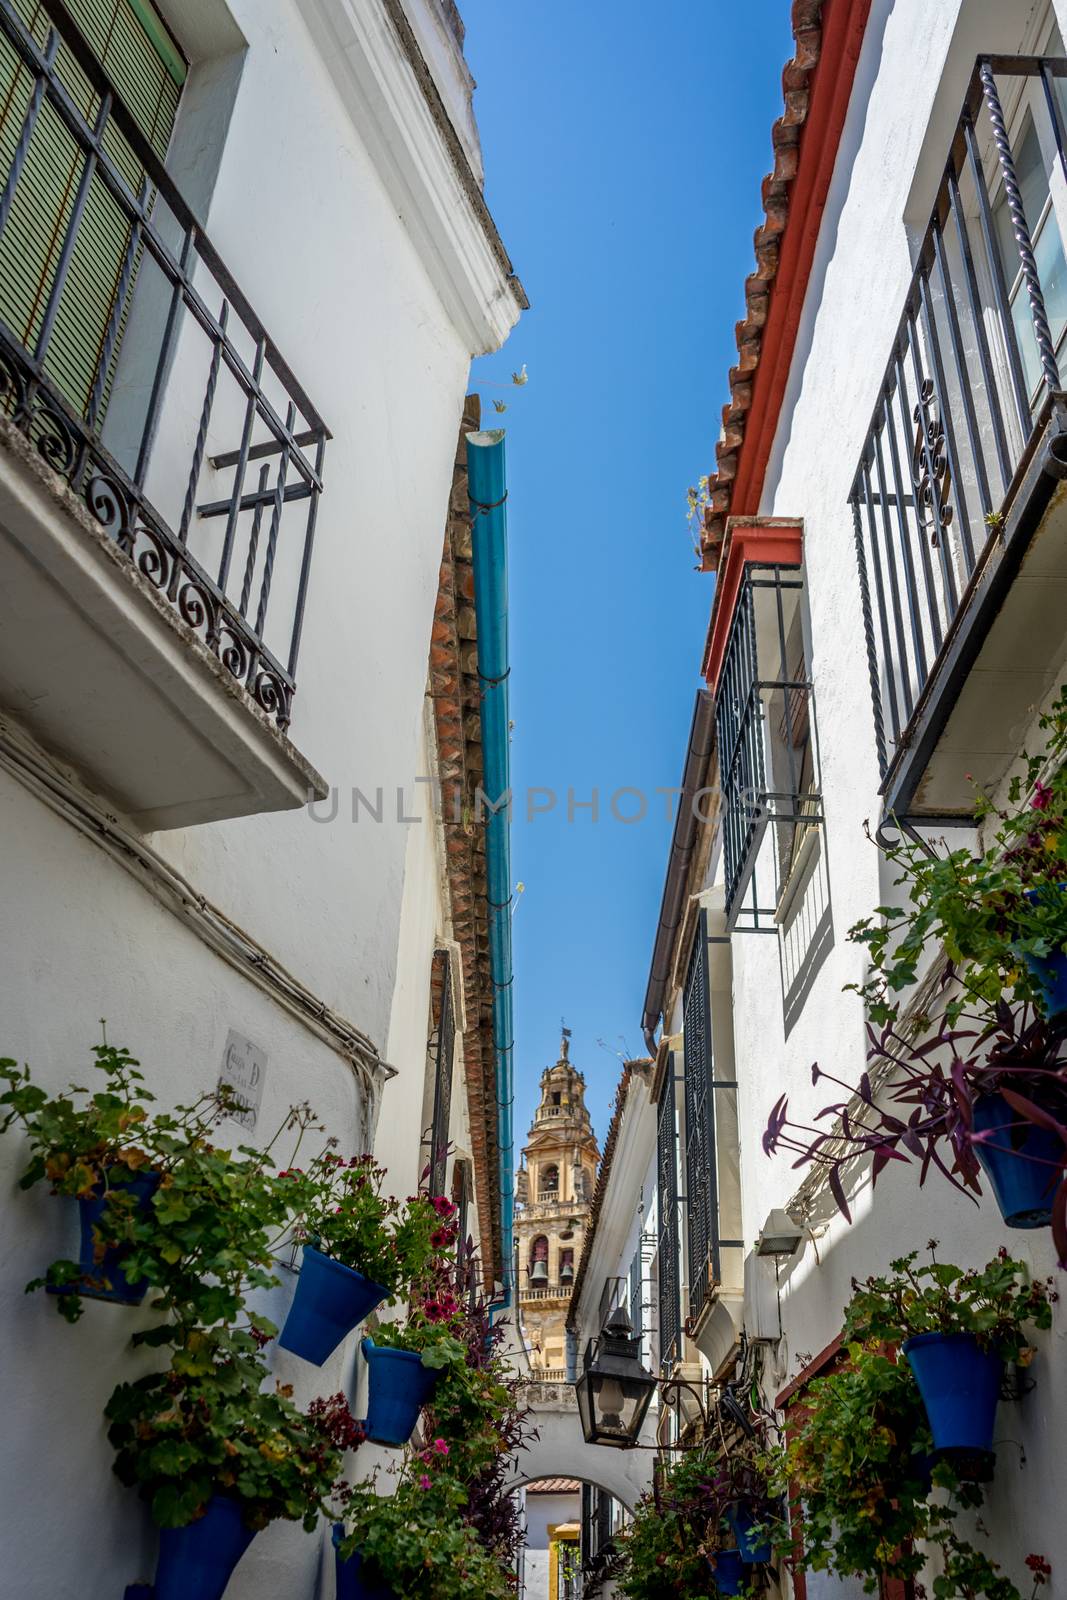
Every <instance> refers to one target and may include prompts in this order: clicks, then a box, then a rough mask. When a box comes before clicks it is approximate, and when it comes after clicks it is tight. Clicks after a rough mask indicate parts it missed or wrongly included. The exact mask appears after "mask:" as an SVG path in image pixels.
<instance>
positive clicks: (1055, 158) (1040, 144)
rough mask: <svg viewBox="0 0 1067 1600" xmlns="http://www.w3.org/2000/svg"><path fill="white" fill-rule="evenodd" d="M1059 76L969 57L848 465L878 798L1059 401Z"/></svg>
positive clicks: (1007, 60) (1042, 63)
mask: <svg viewBox="0 0 1067 1600" xmlns="http://www.w3.org/2000/svg"><path fill="white" fill-rule="evenodd" d="M1065 75H1067V61H1064V60H1060V59H1049V58H1040V57H1022V56H991V57H980V58H979V60H978V62H977V64H976V67H975V71H974V75H973V77H972V80H971V83H970V86H969V88H968V91H967V96H966V99H965V102H964V106H963V110H962V113H961V115H960V119H959V122H958V124H957V127H956V131H955V134H954V137H953V141H952V146H951V149H950V151H949V153H948V160H947V164H946V167H945V173H944V177H943V180H942V183H941V187H940V189H939V190H938V194H937V200H936V203H935V205H934V209H933V214H932V216H931V218H930V221H929V224H928V226H927V229H926V232H925V235H924V237H923V239H922V242H921V246H920V249H919V252H918V258H917V261H916V267H915V272H914V276H913V278H912V281H911V285H910V287H909V289H908V293H907V297H906V300H905V304H904V311H903V314H902V316H901V319H900V324H899V327H898V329H897V333H896V337H895V339H894V341H893V347H892V350H891V352H890V356H889V362H888V365H887V368H886V371H885V376H884V378H883V380H882V383H881V387H880V389H879V393H878V399H877V402H876V405H875V409H874V416H873V419H872V422H871V426H870V429H869V432H868V434H867V438H866V440H865V442H864V446H863V452H862V455H861V458H860V463H859V467H858V470H857V473H856V478H855V482H854V486H853V490H852V497H851V498H852V506H853V513H854V519H855V537H856V549H857V555H858V559H859V567H860V583H861V597H862V602H863V609H864V624H865V630H866V638H867V652H868V664H869V668H870V675H871V689H872V696H873V702H874V721H875V732H876V739H877V746H878V756H879V761H880V763H881V768H882V774H883V778H884V779H885V780H886V781H885V783H884V785H883V790H884V791H885V790H887V789H888V788H889V787H890V774H891V769H893V768H894V766H895V765H896V764H898V763H899V762H900V761H901V760H902V758H903V756H904V754H905V752H906V751H907V750H908V749H909V747H910V746H911V744H912V742H913V737H914V731H915V728H916V725H917V723H918V720H919V718H920V715H921V714H922V712H923V711H924V708H925V701H926V700H927V699H928V697H929V694H930V693H931V692H932V691H931V685H932V683H933V681H934V679H935V678H936V676H937V673H938V667H939V663H940V662H941V661H943V660H944V659H946V656H947V653H948V652H949V650H950V649H951V647H952V644H953V638H954V630H955V628H956V625H957V619H958V618H959V617H960V615H961V613H962V612H963V610H964V609H965V607H966V605H967V602H968V600H969V598H970V596H971V594H972V592H973V590H974V588H975V585H976V583H977V582H978V581H979V580H980V577H981V570H982V567H983V562H984V558H985V555H986V553H987V551H988V550H990V548H991V547H992V546H993V545H994V544H995V543H996V541H997V540H998V539H999V538H1000V536H1001V526H1002V523H1003V517H1004V510H1005V507H1006V506H1007V505H1008V504H1009V502H1010V501H1011V499H1012V496H1013V493H1014V490H1015V488H1016V486H1017V484H1018V482H1019V481H1020V479H1021V477H1022V475H1023V474H1024V472H1025V469H1026V467H1027V465H1028V463H1029V461H1030V458H1031V456H1032V453H1033V450H1034V446H1035V443H1036V441H1037V440H1038V439H1039V437H1040V435H1041V433H1042V432H1043V430H1044V428H1045V426H1046V424H1047V423H1048V421H1049V418H1050V416H1051V415H1052V414H1053V412H1055V411H1057V409H1061V408H1062V396H1061V395H1060V390H1061V388H1062V380H1061V372H1060V365H1061V355H1062V344H1063V338H1064V333H1065V328H1067V281H1065V280H1067V263H1065V261H1064V251H1063V229H1062V227H1061V224H1060V222H1059V220H1058V213H1059V212H1061V211H1062V212H1064V214H1067V203H1065V200H1064V196H1063V194H1062V192H1061V193H1060V195H1059V196H1058V197H1057V195H1056V192H1055V191H1056V190H1057V188H1060V189H1061V190H1062V183H1063V182H1065V181H1067V156H1065V142H1067V141H1065V130H1064V106H1065V99H1064V85H1063V79H1064V76H1065ZM1009 128H1010V129H1011V130H1012V134H1011V135H1010V134H1009ZM1027 141H1029V142H1027ZM1020 156H1022V157H1023V160H1024V166H1023V171H1022V175H1021V174H1020Z"/></svg>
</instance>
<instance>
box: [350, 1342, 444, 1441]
mask: <svg viewBox="0 0 1067 1600" xmlns="http://www.w3.org/2000/svg"><path fill="white" fill-rule="evenodd" d="M361 1349H362V1351H363V1354H364V1357H365V1358H366V1362H367V1367H368V1373H367V1377H368V1380H369V1386H370V1394H369V1398H368V1401H367V1420H366V1423H365V1424H364V1426H365V1427H366V1430H367V1438H368V1439H372V1440H373V1441H374V1443H375V1444H395V1445H400V1444H407V1442H408V1440H409V1439H410V1438H411V1435H412V1434H413V1433H414V1431H415V1424H416V1423H417V1422H418V1420H419V1412H420V1411H421V1410H422V1408H423V1406H424V1405H425V1404H426V1403H427V1401H428V1400H429V1399H430V1396H431V1395H432V1394H433V1392H434V1390H435V1389H436V1387H437V1379H438V1377H439V1376H440V1374H439V1372H437V1371H435V1370H434V1369H433V1368H431V1367H424V1366H423V1364H422V1357H421V1355H419V1353H418V1352H417V1351H416V1350H390V1349H388V1348H382V1349H379V1348H378V1346H377V1345H376V1344H375V1343H374V1340H373V1339H364V1340H363V1343H362V1346H361Z"/></svg>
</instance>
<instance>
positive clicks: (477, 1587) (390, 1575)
mask: <svg viewBox="0 0 1067 1600" xmlns="http://www.w3.org/2000/svg"><path fill="white" fill-rule="evenodd" d="M465 1502H466V1494H465V1491H464V1488H463V1486H462V1485H461V1484H460V1483H459V1481H458V1480H457V1479H456V1478H455V1477H453V1476H452V1475H451V1474H449V1473H446V1472H440V1473H435V1472H433V1471H432V1470H430V1469H429V1464H428V1463H424V1462H421V1461H415V1462H414V1463H413V1464H410V1465H408V1466H406V1467H405V1469H404V1470H403V1472H402V1473H401V1475H400V1477H399V1478H398V1480H397V1483H396V1486H395V1488H394V1491H393V1493H392V1494H381V1493H379V1491H378V1487H377V1484H376V1482H375V1481H373V1480H371V1481H367V1482H363V1483H359V1484H355V1485H353V1486H349V1487H346V1488H345V1489H343V1490H342V1491H341V1494H340V1506H339V1516H340V1519H341V1522H342V1525H343V1528H344V1534H343V1537H342V1539H341V1540H340V1543H339V1545H338V1554H339V1556H340V1558H341V1559H342V1560H349V1559H352V1558H353V1557H356V1556H358V1557H359V1560H360V1562H361V1576H364V1575H365V1580H366V1581H367V1582H368V1583H369V1584H372V1585H373V1584H378V1585H382V1586H384V1587H387V1588H388V1589H389V1590H391V1591H392V1593H393V1594H394V1595H395V1596H396V1597H397V1600H469V1597H470V1596H471V1595H477V1596H479V1600H482V1597H484V1600H513V1597H514V1594H515V1581H514V1578H513V1576H512V1575H511V1574H510V1573H508V1572H507V1571H506V1570H505V1569H504V1567H503V1566H501V1564H500V1563H499V1561H497V1560H496V1559H495V1558H494V1556H493V1555H492V1554H491V1553H490V1552H489V1551H488V1550H486V1549H485V1547H484V1546H483V1544H482V1543H481V1541H480V1540H479V1538H478V1536H477V1534H476V1532H475V1530H474V1529H473V1528H472V1527H471V1525H470V1523H469V1522H468V1521H467V1520H466V1519H465V1518H464V1516H463V1509H464V1506H465Z"/></svg>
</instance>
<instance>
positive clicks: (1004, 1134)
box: [974, 1094, 1067, 1228]
mask: <svg viewBox="0 0 1067 1600" xmlns="http://www.w3.org/2000/svg"><path fill="white" fill-rule="evenodd" d="M1031 1098H1033V1096H1031ZM974 1127H975V1132H976V1133H989V1134H991V1135H992V1140H991V1142H989V1143H987V1142H986V1141H984V1140H976V1141H975V1144H974V1153H975V1155H976V1156H977V1157H978V1160H979V1163H980V1165H981V1168H982V1171H983V1172H984V1173H985V1175H986V1177H987V1178H988V1179H989V1183H990V1187H991V1188H992V1190H993V1193H994V1195H995V1196H996V1201H997V1205H998V1206H999V1207H1000V1214H1001V1216H1002V1217H1003V1218H1004V1221H1005V1223H1006V1224H1007V1226H1008V1227H1009V1228H1043V1227H1046V1226H1047V1225H1048V1223H1049V1222H1051V1220H1052V1199H1053V1196H1054V1195H1055V1193H1056V1188H1057V1186H1058V1183H1059V1174H1060V1171H1061V1170H1062V1167H1063V1162H1064V1159H1065V1158H1067V1151H1065V1150H1064V1146H1063V1142H1062V1140H1061V1139H1059V1138H1058V1137H1057V1135H1056V1134H1054V1133H1053V1132H1051V1130H1050V1129H1048V1128H1040V1127H1038V1125H1037V1123H1036V1122H1030V1121H1028V1120H1027V1118H1025V1117H1024V1116H1023V1115H1022V1114H1021V1113H1020V1112H1018V1111H1015V1110H1013V1109H1012V1107H1011V1106H1010V1105H1009V1104H1008V1102H1007V1101H1006V1100H1005V1099H1004V1096H1003V1095H1001V1094H983V1095H981V1096H979V1098H978V1099H977V1100H976V1101H975V1102H974Z"/></svg>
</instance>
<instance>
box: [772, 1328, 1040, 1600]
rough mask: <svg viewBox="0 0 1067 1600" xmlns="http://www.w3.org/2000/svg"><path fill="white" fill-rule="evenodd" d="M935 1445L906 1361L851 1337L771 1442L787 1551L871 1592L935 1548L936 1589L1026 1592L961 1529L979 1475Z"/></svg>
mask: <svg viewBox="0 0 1067 1600" xmlns="http://www.w3.org/2000/svg"><path fill="white" fill-rule="evenodd" d="M857 1320H860V1312H859V1311H857ZM932 1447H933V1439H932V1437H931V1434H930V1430H929V1427H928V1424H927V1421H926V1413H925V1409H924V1407H923V1404H922V1400H921V1399H920V1396H919V1391H918V1387H917V1385H916V1382H915V1379H914V1377H913V1375H912V1373H911V1370H910V1368H909V1367H908V1365H907V1363H906V1362H905V1361H903V1360H897V1359H896V1357H895V1355H894V1354H893V1352H892V1351H891V1349H889V1348H887V1347H885V1346H884V1345H881V1344H879V1343H876V1342H867V1343H862V1342H860V1341H858V1340H853V1341H852V1342H851V1343H850V1344H848V1345H847V1346H846V1347H845V1348H844V1349H843V1350H842V1352H841V1365H839V1366H838V1367H837V1368H836V1369H835V1370H834V1371H832V1372H829V1373H827V1374H825V1375H824V1376H822V1377H819V1378H815V1379H813V1380H812V1381H811V1383H809V1384H808V1385H807V1386H806V1387H805V1389H804V1391H803V1393H802V1394H801V1395H800V1396H798V1398H797V1399H796V1400H795V1401H794V1403H793V1406H792V1407H791V1409H790V1413H789V1417H788V1420H787V1426H786V1430H785V1439H784V1442H783V1444H782V1445H781V1447H780V1448H778V1449H776V1450H772V1451H770V1452H768V1457H767V1465H768V1469H769V1470H770V1471H771V1472H772V1473H773V1474H774V1481H775V1482H776V1483H777V1486H778V1487H779V1488H780V1489H781V1491H782V1492H783V1493H784V1494H787V1495H788V1496H789V1498H790V1501H791V1504H792V1511H793V1518H792V1522H793V1526H792V1529H791V1531H790V1532H789V1533H788V1534H785V1535H783V1537H782V1538H781V1540H780V1541H779V1547H780V1555H781V1557H782V1558H783V1559H784V1560H785V1561H786V1562H788V1563H789V1564H790V1565H792V1566H794V1567H795V1568H800V1569H803V1570H805V1571H812V1572H822V1571H828V1572H832V1573H833V1574H835V1575H836V1576H837V1577H838V1578H859V1579H861V1580H862V1582H863V1587H864V1589H865V1590H866V1591H867V1592H868V1593H872V1594H873V1593H876V1592H879V1593H880V1592H881V1591H882V1589H883V1586H884V1583H885V1581H886V1580H892V1579H895V1580H897V1581H899V1582H912V1583H914V1582H916V1580H918V1579H919V1578H920V1577H921V1576H922V1574H923V1572H924V1570H925V1569H926V1567H927V1564H928V1562H929V1561H930V1559H931V1555H932V1554H934V1556H935V1562H936V1567H935V1573H934V1577H933V1584H932V1592H933V1594H934V1595H935V1596H936V1597H937V1600H975V1597H977V1596H981V1595H984V1596H985V1597H986V1600H1021V1597H1020V1594H1019V1590H1018V1589H1017V1588H1016V1586H1015V1585H1014V1583H1012V1582H1011V1580H1010V1579H1009V1578H1007V1577H1005V1576H1004V1574H1003V1572H1002V1571H1001V1569H1000V1567H999V1565H998V1563H997V1562H996V1561H994V1560H993V1559H992V1558H991V1557H990V1556H988V1555H987V1554H986V1553H985V1552H984V1551H982V1550H980V1549H978V1548H977V1547H976V1546H975V1545H974V1544H973V1543H971V1542H970V1541H969V1540H967V1539H965V1538H964V1537H963V1536H962V1535H961V1533H960V1532H959V1526H958V1522H959V1516H960V1513H961V1512H973V1511H974V1510H975V1509H977V1508H978V1507H979V1506H980V1505H981V1503H982V1490H981V1486H980V1485H978V1484H976V1483H970V1482H961V1481H959V1480H958V1478H957V1477H956V1474H955V1472H954V1470H953V1468H952V1467H951V1466H950V1465H949V1464H948V1463H946V1462H938V1463H937V1464H931V1461H930V1455H931V1451H932ZM933 1488H936V1489H938V1490H939V1491H940V1492H939V1493H938V1494H937V1495H936V1496H932V1495H931V1490H932V1489H933ZM1031 1560H1036V1561H1038V1562H1043V1557H1031V1558H1028V1561H1027V1564H1028V1565H1029V1562H1030V1561H1031ZM1045 1565H1047V1563H1045ZM937 1568H940V1570H937Z"/></svg>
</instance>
